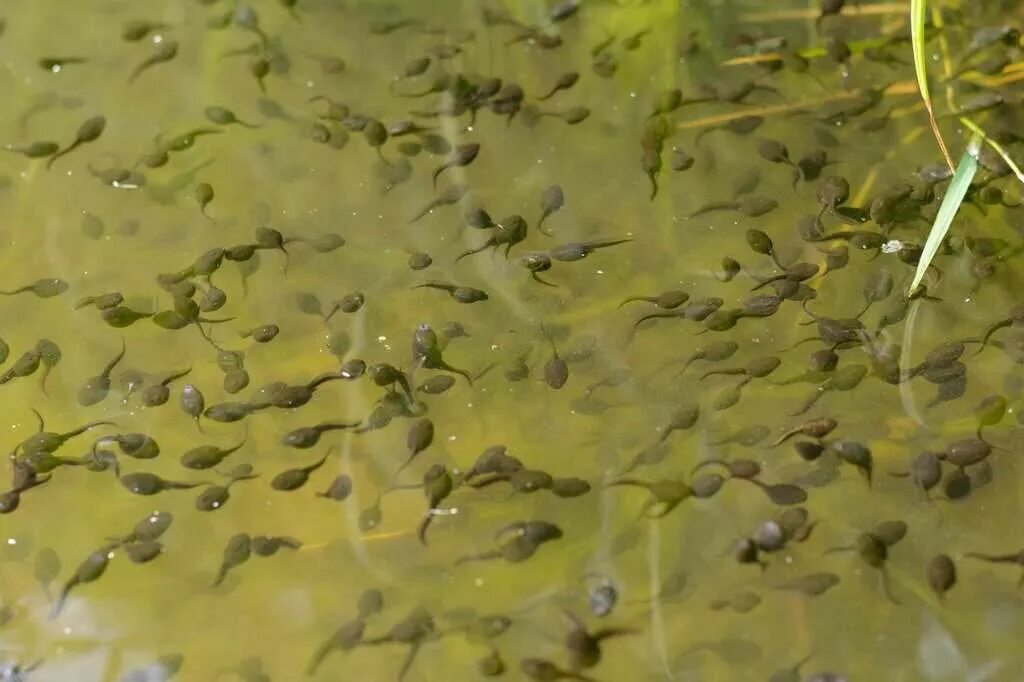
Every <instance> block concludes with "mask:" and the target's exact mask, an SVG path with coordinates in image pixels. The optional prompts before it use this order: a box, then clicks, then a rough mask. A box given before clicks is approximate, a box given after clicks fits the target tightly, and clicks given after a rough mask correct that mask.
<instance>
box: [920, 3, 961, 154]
mask: <svg viewBox="0 0 1024 682" xmlns="http://www.w3.org/2000/svg"><path fill="white" fill-rule="evenodd" d="M927 5H928V0H910V43H911V46H912V47H913V50H914V73H915V74H916V75H917V88H918V90H920V91H921V99H922V100H923V101H924V108H925V110H927V112H928V124H929V125H930V126H931V127H932V134H933V135H934V136H935V141H936V142H937V143H938V144H939V149H940V150H941V151H942V157H943V158H944V159H945V160H946V164H947V165H948V166H949V168H950V170H952V169H953V158H952V157H951V156H950V155H949V149H947V148H946V141H945V140H943V139H942V132H941V131H940V130H939V123H938V121H936V120H935V111H934V110H933V109H932V97H931V93H929V91H928V71H927V58H926V57H925V54H924V22H925V15H926V10H927Z"/></svg>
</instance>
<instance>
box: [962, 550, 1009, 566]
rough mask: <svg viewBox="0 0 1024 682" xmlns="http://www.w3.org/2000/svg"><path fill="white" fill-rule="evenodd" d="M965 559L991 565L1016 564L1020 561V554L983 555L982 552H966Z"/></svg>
mask: <svg viewBox="0 0 1024 682" xmlns="http://www.w3.org/2000/svg"><path fill="white" fill-rule="evenodd" d="M964 556H965V557H968V558H971V559H979V560H981V561H987V562H989V563H991V564H1015V563H1018V561H1019V559H1020V553H1019V552H1015V553H1013V554H982V553H980V552H966V553H964Z"/></svg>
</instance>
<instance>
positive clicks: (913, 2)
mask: <svg viewBox="0 0 1024 682" xmlns="http://www.w3.org/2000/svg"><path fill="white" fill-rule="evenodd" d="M927 4H928V3H927V0H910V42H911V44H912V45H913V46H914V73H915V74H917V87H918V88H919V89H920V90H921V97H922V98H923V99H924V101H925V102H926V103H928V104H926V106H928V107H931V104H930V102H931V101H932V97H931V94H930V93H929V92H928V74H927V72H926V70H925V69H926V66H925V56H924V19H925V10H926V7H927Z"/></svg>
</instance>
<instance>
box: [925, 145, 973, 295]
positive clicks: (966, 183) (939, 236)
mask: <svg viewBox="0 0 1024 682" xmlns="http://www.w3.org/2000/svg"><path fill="white" fill-rule="evenodd" d="M980 146H981V136H980V135H974V137H972V138H971V141H970V143H969V144H968V145H967V151H965V152H964V155H963V156H962V157H960V164H959V165H958V166H957V167H956V173H955V174H954V175H953V180H952V182H950V183H949V189H947V190H946V196H944V197H943V198H942V205H941V206H939V213H938V215H936V216H935V223H933V224H932V229H931V232H929V233H928V241H926V242H925V244H924V250H923V251H922V252H921V259H920V260H919V261H918V263H917V272H915V273H914V281H913V282H912V283H911V285H910V293H911V294H913V293H914V292H915V291H917V287H918V285H920V284H921V280H922V279H924V274H925V273H926V272H927V271H928V266H930V265H931V263H932V259H934V258H935V254H936V253H938V251H939V246H941V245H942V240H943V239H945V238H946V233H947V232H949V226H950V225H952V224H953V218H955V217H956V213H957V211H959V210H960V204H962V203H963V201H964V197H965V196H966V195H967V188H968V187H970V186H971V181H972V180H974V174H975V173H977V172H978V149H979V147H980Z"/></svg>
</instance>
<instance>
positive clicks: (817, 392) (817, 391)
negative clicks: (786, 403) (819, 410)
mask: <svg viewBox="0 0 1024 682" xmlns="http://www.w3.org/2000/svg"><path fill="white" fill-rule="evenodd" d="M824 394H825V389H823V388H820V387H819V388H816V389H814V394H813V395H811V397H810V399H809V400H808V401H807V402H805V403H804V404H803V406H802V407H801V408H800V409H799V410H797V411H796V412H790V413H789V416H791V417H798V416H800V415H801V414H804V413H805V412H807V410H809V409H811V408H812V407H814V404H815V403H816V402H818V401H819V400H820V399H821V396H823V395H824Z"/></svg>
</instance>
